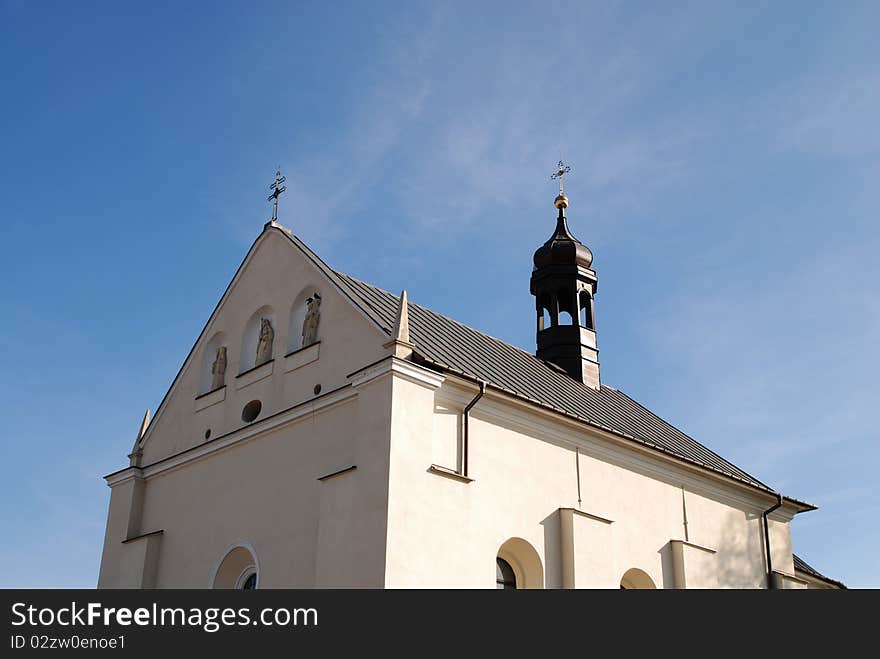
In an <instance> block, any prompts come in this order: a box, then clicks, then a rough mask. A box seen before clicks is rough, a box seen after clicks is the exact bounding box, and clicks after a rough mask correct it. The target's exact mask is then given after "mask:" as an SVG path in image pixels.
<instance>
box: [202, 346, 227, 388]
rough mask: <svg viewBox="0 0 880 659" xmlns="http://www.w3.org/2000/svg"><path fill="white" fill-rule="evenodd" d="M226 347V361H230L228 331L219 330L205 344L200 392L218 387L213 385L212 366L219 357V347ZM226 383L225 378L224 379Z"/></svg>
mask: <svg viewBox="0 0 880 659" xmlns="http://www.w3.org/2000/svg"><path fill="white" fill-rule="evenodd" d="M222 347H226V353H227V354H226V361H227V364H228V363H229V347H228V344H227V342H226V332H217V333H216V334H214V336H212V337H211V340H210V341H208V342H207V343H206V344H205V349H204V351H203V352H202V365H201V370H200V372H199V394H206V393H208V392H209V391H212V390H213V389H217V387H215V386H213V381H214V374H213V373H212V368H213V366H214V360H216V359H217V349H218V348H222ZM224 384H225V379H224Z"/></svg>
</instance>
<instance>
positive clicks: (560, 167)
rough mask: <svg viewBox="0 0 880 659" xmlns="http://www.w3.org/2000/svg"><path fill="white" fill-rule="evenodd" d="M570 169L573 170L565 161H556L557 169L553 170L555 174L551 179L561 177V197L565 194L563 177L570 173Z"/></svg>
mask: <svg viewBox="0 0 880 659" xmlns="http://www.w3.org/2000/svg"><path fill="white" fill-rule="evenodd" d="M570 171H571V167H569V166H568V165H566V164H565V163H564V162H562V161H561V160H560V161H559V162H558V163H556V171H555V172H553V175H552V176H551V177H550V178H551V179H557V178H558V179H559V196H560V197H561V196H563V195H562V177H563V176H565V175H566V174H568V173H569V172H570Z"/></svg>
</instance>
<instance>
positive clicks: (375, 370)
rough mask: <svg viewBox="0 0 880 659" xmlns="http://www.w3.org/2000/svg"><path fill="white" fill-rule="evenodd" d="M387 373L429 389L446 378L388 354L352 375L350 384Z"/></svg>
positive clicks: (358, 384) (434, 387) (435, 387)
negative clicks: (374, 363)
mask: <svg viewBox="0 0 880 659" xmlns="http://www.w3.org/2000/svg"><path fill="white" fill-rule="evenodd" d="M388 373H392V374H394V375H396V376H398V377H401V378H403V379H405V380H408V381H410V382H413V383H415V384H420V385H423V386H427V387H430V388H431V389H437V388H438V387H439V386H440V385H441V384H443V381H444V380H445V379H446V377H445V376H443V375H441V374H439V373H437V372H436V371H432V370H430V369H427V368H424V367H423V366H418V365H416V364H413V363H412V362H408V361H405V360H402V359H397V358H396V357H390V356H389V357H388V359H384V360H382V361H381V362H379V363H378V364H376V365H374V366H370V367H369V368H366V369H364V370H362V371H358V372H357V373H355V374H354V375H352V376H351V384H352V386H353V387H360V386H362V385H365V384H367V383H368V382H371V381H373V380H375V379H377V378H380V377H382V376H383V375H387V374H388Z"/></svg>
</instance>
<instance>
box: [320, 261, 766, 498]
mask: <svg viewBox="0 0 880 659" xmlns="http://www.w3.org/2000/svg"><path fill="white" fill-rule="evenodd" d="M335 274H336V275H337V276H338V277H339V278H340V279H341V280H342V283H343V284H345V285H347V286H348V288H349V289H350V291H351V292H352V293H353V294H354V296H355V297H356V298H359V299H360V301H361V302H362V303H363V304H364V305H366V306H367V307H368V308H369V310H371V311H372V314H371V315H374V316H376V317H378V318H380V319H381V320H382V322H383V324H384V325H385V329H386V331H388V333H389V334H390V333H391V330H392V328H393V327H394V324H395V322H396V318H397V310H398V308H399V306H400V301H399V298H398V296H396V295H394V294H393V293H389V292H388V291H384V290H382V289H380V288H376V287H375V286H371V285H370V284H366V283H364V282H362V281H360V280H358V279H355V278H354V277H351V276H349V275H346V274H343V273H341V272H336V273H335ZM408 311H409V333H410V340H411V341H412V342H413V343H414V344H415V346H416V347H415V352H416V354H417V355H418V356H419V357H421V358H423V359H425V360H427V361H428V362H433V363H434V364H436V365H437V366H439V367H441V368H443V369H448V370H450V371H452V372H459V373H462V374H464V375H466V376H469V377H471V378H474V379H478V380H484V381H485V382H486V383H487V384H489V385H490V386H493V387H495V388H497V389H501V390H504V391H506V392H509V393H511V394H513V395H515V396H517V397H520V398H525V399H528V400H529V401H532V402H534V403H537V404H539V405H542V406H544V407H549V408H552V409H554V410H556V411H558V412H561V413H562V414H565V415H568V416H572V417H576V418H578V419H580V420H582V421H585V422H587V423H590V424H592V425H594V426H598V427H601V428H604V429H606V430H608V431H610V432H613V433H615V434H617V435H622V436H624V437H627V438H629V439H632V440H635V441H638V442H640V443H642V444H646V445H648V446H650V447H653V448H655V449H658V450H660V451H664V452H667V453H671V454H673V455H674V456H676V457H678V458H682V459H684V460H687V461H689V462H693V463H697V464H699V465H701V466H703V467H707V468H709V469H712V470H714V471H717V472H720V473H722V474H725V475H727V476H730V477H732V478H735V479H738V480H740V481H743V482H745V483H748V484H749V485H752V486H755V487H759V488H761V489H765V490H770V488H769V487H768V486H767V485H765V484H764V483H762V482H761V481H759V480H757V479H756V478H754V477H753V476H751V475H749V474H747V473H746V472H744V471H743V470H741V469H739V468H738V467H736V466H735V465H733V464H731V463H730V462H728V461H727V460H725V459H724V458H722V457H721V456H719V455H717V454H716V453H713V452H712V451H710V450H709V449H707V448H706V447H705V446H703V445H702V444H700V443H699V442H698V441H696V440H695V439H693V438H692V437H688V436H687V435H685V434H684V433H683V432H681V431H680V430H678V429H677V428H675V427H673V426H671V425H670V424H668V423H666V422H665V421H664V420H663V419H661V418H660V417H658V416H657V415H655V414H653V413H652V412H650V411H649V410H647V409H645V408H644V407H642V406H641V405H639V404H638V403H637V402H636V401H634V400H633V399H632V398H630V397H629V396H627V395H626V394H624V393H623V392H621V391H618V390H617V389H614V388H612V387H608V386H605V385H602V386H601V388H600V389H599V390H598V391H597V390H595V389H592V388H591V387H587V386H584V385H583V384H581V383H580V382H577V381H576V380H574V379H573V378H571V377H569V376H568V375H566V374H565V373H564V372H562V371H561V370H558V369H557V367H555V366H551V365H550V364H548V363H547V362H544V361H543V360H540V359H538V358H537V357H535V356H534V355H533V354H531V353H528V352H526V351H525V350H522V349H520V348H517V347H515V346H512V345H510V344H508V343H505V342H504V341H501V340H500V339H496V338H494V337H491V336H489V335H487V334H483V333H482V332H478V331H477V330H475V329H472V328H470V327H467V326H466V325H462V324H461V323H459V322H456V321H454V320H452V319H450V318H447V317H446V316H442V315H440V314H438V313H436V312H434V311H431V310H430V309H426V308H425V307H422V306H419V305H417V304H413V303H412V302H410V303H409V305H408Z"/></svg>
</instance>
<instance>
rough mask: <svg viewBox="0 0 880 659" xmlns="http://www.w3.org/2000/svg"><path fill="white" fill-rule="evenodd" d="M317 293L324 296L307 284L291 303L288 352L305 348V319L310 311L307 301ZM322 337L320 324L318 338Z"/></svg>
mask: <svg viewBox="0 0 880 659" xmlns="http://www.w3.org/2000/svg"><path fill="white" fill-rule="evenodd" d="M315 294H317V295H318V296H319V297H321V298H323V295H322V294H321V292H320V291H319V290H318V288H317V287H315V286H306V287H305V288H304V289H302V290H301V291H300V292H299V295H297V296H296V298H294V300H293V304H291V305H290V322H289V323H288V325H287V352H293V351H294V350H299V349H300V348H303V347H305V346H303V335H302V332H303V321H305V319H306V313H307V312H308V305H307V301H308V299H309V298H314V296H315ZM320 338H321V327H320V325H319V326H318V339H319V340H320Z"/></svg>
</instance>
